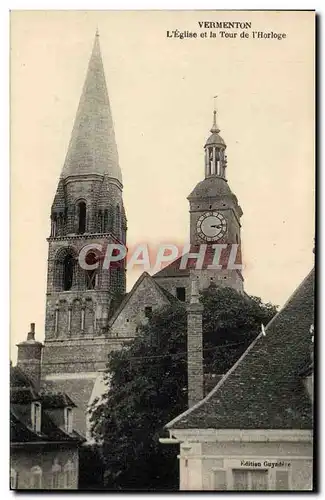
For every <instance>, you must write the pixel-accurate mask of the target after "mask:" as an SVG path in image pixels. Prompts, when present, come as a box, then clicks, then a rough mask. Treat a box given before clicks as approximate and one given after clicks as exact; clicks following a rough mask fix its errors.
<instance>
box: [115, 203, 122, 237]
mask: <svg viewBox="0 0 325 500" xmlns="http://www.w3.org/2000/svg"><path fill="white" fill-rule="evenodd" d="M120 232H121V211H120V207H119V205H116V208H115V235H116V236H117V237H118V238H119V237H120Z"/></svg>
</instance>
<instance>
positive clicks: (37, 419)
mask: <svg viewBox="0 0 325 500" xmlns="http://www.w3.org/2000/svg"><path fill="white" fill-rule="evenodd" d="M41 413H42V407H41V403H36V402H33V403H32V406H31V420H32V429H33V431H34V432H41Z"/></svg>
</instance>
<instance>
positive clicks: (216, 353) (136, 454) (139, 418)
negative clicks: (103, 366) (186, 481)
mask: <svg viewBox="0 0 325 500" xmlns="http://www.w3.org/2000/svg"><path fill="white" fill-rule="evenodd" d="M200 300H201V301H202V303H203V305H204V313H203V348H204V366H205V372H208V373H215V374H223V373H225V372H226V371H227V370H229V369H230V368H231V366H232V365H233V364H234V363H235V362H236V360H237V359H238V358H239V356H240V355H241V354H242V353H243V352H244V350H245V349H246V348H247V346H248V345H249V344H250V342H251V341H252V340H253V339H254V338H255V337H256V335H257V334H258V333H259V332H260V329H261V323H263V324H264V325H266V324H267V323H268V322H269V321H270V319H271V318H272V317H273V316H274V314H275V313H276V307H275V306H272V305H271V304H263V303H262V301H261V300H260V299H259V298H257V297H250V296H248V295H245V294H240V293H238V292H237V291H236V290H234V289H232V288H219V287H218V288H217V287H213V286H210V287H209V288H208V289H207V290H205V291H204V292H203V293H202V294H201V297H200ZM186 329H187V314H186V308H185V307H184V304H183V303H179V304H175V305H171V306H168V307H165V308H162V309H160V310H158V311H157V312H154V313H153V315H152V317H151V318H150V321H149V323H148V324H147V325H145V326H143V327H142V329H141V330H140V331H139V332H138V334H137V337H136V338H135V339H134V340H133V341H132V342H131V343H129V344H128V345H126V346H125V347H123V348H122V350H120V351H116V352H113V353H111V354H110V356H109V361H108V364H107V370H106V374H105V376H106V377H107V380H108V381H109V386H110V388H109V390H108V391H107V393H106V394H105V395H104V396H103V398H102V399H101V401H99V402H97V405H95V406H94V408H93V412H92V417H91V421H92V425H93V437H94V438H95V439H96V441H97V443H99V444H100V447H101V451H102V455H103V458H104V461H105V466H106V475H105V485H106V487H107V488H110V489H123V490H127V489H132V490H139V489H140V490H141V489H142V490H151V489H152V490H163V489H164V490H177V489H178V472H177V471H178V464H177V458H176V455H177V450H176V447H175V448H174V447H173V446H162V445H160V443H159V436H160V435H161V431H162V429H163V428H164V425H166V424H167V423H168V422H169V421H170V420H171V419H173V418H174V417H176V416H177V415H179V414H180V413H181V412H183V411H184V410H186V409H187V351H186V349H187V345H186V339H187V331H186Z"/></svg>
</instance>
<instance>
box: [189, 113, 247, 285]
mask: <svg viewBox="0 0 325 500" xmlns="http://www.w3.org/2000/svg"><path fill="white" fill-rule="evenodd" d="M216 114H217V113H216V111H214V112H213V125H212V128H211V130H210V132H211V135H210V136H209V138H208V139H207V141H206V143H205V146H204V150H205V176H204V179H203V180H202V181H200V182H199V183H198V184H197V185H196V186H195V188H194V189H193V191H192V192H191V194H190V195H189V196H188V200H189V203H190V243H191V245H192V247H197V246H198V245H202V244H207V252H208V253H209V252H210V254H213V253H214V249H213V246H214V245H215V244H226V245H227V246H228V248H227V249H225V250H223V252H225V253H222V254H221V260H220V264H223V263H224V259H223V257H225V255H226V254H227V258H228V257H229V254H230V251H231V248H232V252H233V253H232V257H231V259H233V256H234V252H235V251H236V248H237V253H236V260H235V262H236V263H239V262H241V257H240V243H241V237H240V228H241V224H240V218H241V216H242V215H243V212H242V209H241V207H240V206H239V204H238V200H237V197H236V196H235V195H234V193H233V192H232V191H231V189H230V187H229V184H228V181H227V177H226V171H227V156H226V147H227V146H226V143H225V141H224V140H223V139H222V137H221V136H220V135H219V132H220V130H219V128H218V126H217V120H216ZM236 245H238V247H236ZM226 267H227V266H224V265H223V268H224V269H222V270H219V269H214V270H210V271H208V270H207V271H206V272H205V273H203V274H209V276H205V278H206V279H207V280H210V281H215V282H216V284H218V283H217V281H219V282H220V280H222V281H223V283H222V284H223V285H226V286H233V287H235V288H237V289H239V290H242V289H243V277H242V274H241V272H240V271H239V270H238V269H227V268H226ZM206 279H205V281H206ZM226 282H227V284H226Z"/></svg>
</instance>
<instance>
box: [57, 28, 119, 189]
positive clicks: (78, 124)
mask: <svg viewBox="0 0 325 500" xmlns="http://www.w3.org/2000/svg"><path fill="white" fill-rule="evenodd" d="M93 173H94V174H96V173H97V174H103V175H104V174H106V175H107V176H109V177H112V178H114V179H117V180H119V181H120V182H122V174H121V169H120V166H119V159H118V153H117V146H116V141H115V133H114V126H113V119H112V113H111V108H110V103H109V98H108V92H107V87H106V81H105V73H104V67H103V62H102V57H101V53H100V46H99V33H98V29H97V30H96V35H95V41H94V46H93V51H92V54H91V57H90V61H89V65H88V70H87V76H86V80H85V83H84V86H83V90H82V95H81V98H80V102H79V107H78V111H77V115H76V119H75V122H74V126H73V130H72V134H71V139H70V144H69V148H68V152H67V156H66V159H65V162H64V166H63V169H62V173H61V177H62V178H66V177H68V176H70V175H82V174H93Z"/></svg>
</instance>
